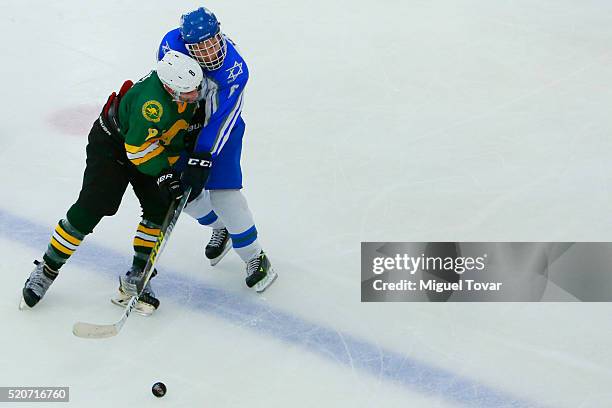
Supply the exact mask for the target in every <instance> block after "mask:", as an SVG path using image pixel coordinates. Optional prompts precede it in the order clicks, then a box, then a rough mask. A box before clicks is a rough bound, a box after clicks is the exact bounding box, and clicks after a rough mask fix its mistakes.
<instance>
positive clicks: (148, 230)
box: [138, 224, 159, 236]
mask: <svg viewBox="0 0 612 408" xmlns="http://www.w3.org/2000/svg"><path fill="white" fill-rule="evenodd" d="M138 231H140V232H144V233H145V234H149V235H153V236H158V235H159V228H147V227H145V226H144V225H142V224H139V225H138Z"/></svg>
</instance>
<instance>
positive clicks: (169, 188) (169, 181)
mask: <svg viewBox="0 0 612 408" xmlns="http://www.w3.org/2000/svg"><path fill="white" fill-rule="evenodd" d="M157 186H158V187H159V191H160V192H161V194H162V195H163V196H164V197H165V198H166V199H167V200H168V201H169V202H172V200H180V199H181V197H183V194H184V193H185V191H184V190H183V186H181V181H180V180H179V176H178V174H176V173H175V172H173V171H172V169H167V170H164V171H163V172H162V173H161V174H160V175H159V176H157Z"/></svg>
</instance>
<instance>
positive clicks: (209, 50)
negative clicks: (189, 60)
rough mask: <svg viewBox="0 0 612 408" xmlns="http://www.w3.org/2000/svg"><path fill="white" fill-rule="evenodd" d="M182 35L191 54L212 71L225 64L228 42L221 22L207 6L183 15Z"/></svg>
mask: <svg viewBox="0 0 612 408" xmlns="http://www.w3.org/2000/svg"><path fill="white" fill-rule="evenodd" d="M180 31H181V36H182V37H183V40H184V41H185V46H186V47H187V50H188V51H189V54H190V55H191V56H192V57H193V58H195V59H196V60H197V61H198V62H199V63H200V65H201V66H202V67H204V68H205V69H207V70H209V71H212V70H215V69H217V68H219V67H221V66H222V65H223V61H224V60H225V56H226V54H227V43H226V42H225V37H224V36H223V34H222V33H221V23H219V20H217V17H215V15H214V14H213V13H212V12H211V11H210V10H208V9H206V8H205V7H200V8H199V9H197V10H194V11H190V12H189V13H186V14H183V15H182V16H181V28H180Z"/></svg>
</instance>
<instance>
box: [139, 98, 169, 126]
mask: <svg viewBox="0 0 612 408" xmlns="http://www.w3.org/2000/svg"><path fill="white" fill-rule="evenodd" d="M163 113H164V108H163V107H162V106H161V103H159V102H157V101H147V102H145V103H144V105H142V116H144V118H145V119H146V120H148V121H150V122H155V123H157V122H159V120H160V119H161V117H162V115H163Z"/></svg>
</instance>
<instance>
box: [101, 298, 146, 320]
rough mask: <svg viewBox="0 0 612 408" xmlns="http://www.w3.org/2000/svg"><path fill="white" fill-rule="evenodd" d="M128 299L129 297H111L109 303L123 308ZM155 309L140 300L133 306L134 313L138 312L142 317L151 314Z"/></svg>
mask: <svg viewBox="0 0 612 408" xmlns="http://www.w3.org/2000/svg"><path fill="white" fill-rule="evenodd" d="M129 301H130V298H127V299H123V298H112V299H111V303H112V304H113V305H117V306H119V307H123V308H125V307H126V306H127V305H128V303H129ZM154 311H155V308H154V307H153V306H151V305H144V306H143V304H142V303H141V302H138V303H136V306H134V312H135V313H136V314H139V315H141V316H144V317H149V316H151V315H152V314H153V312H154Z"/></svg>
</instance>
